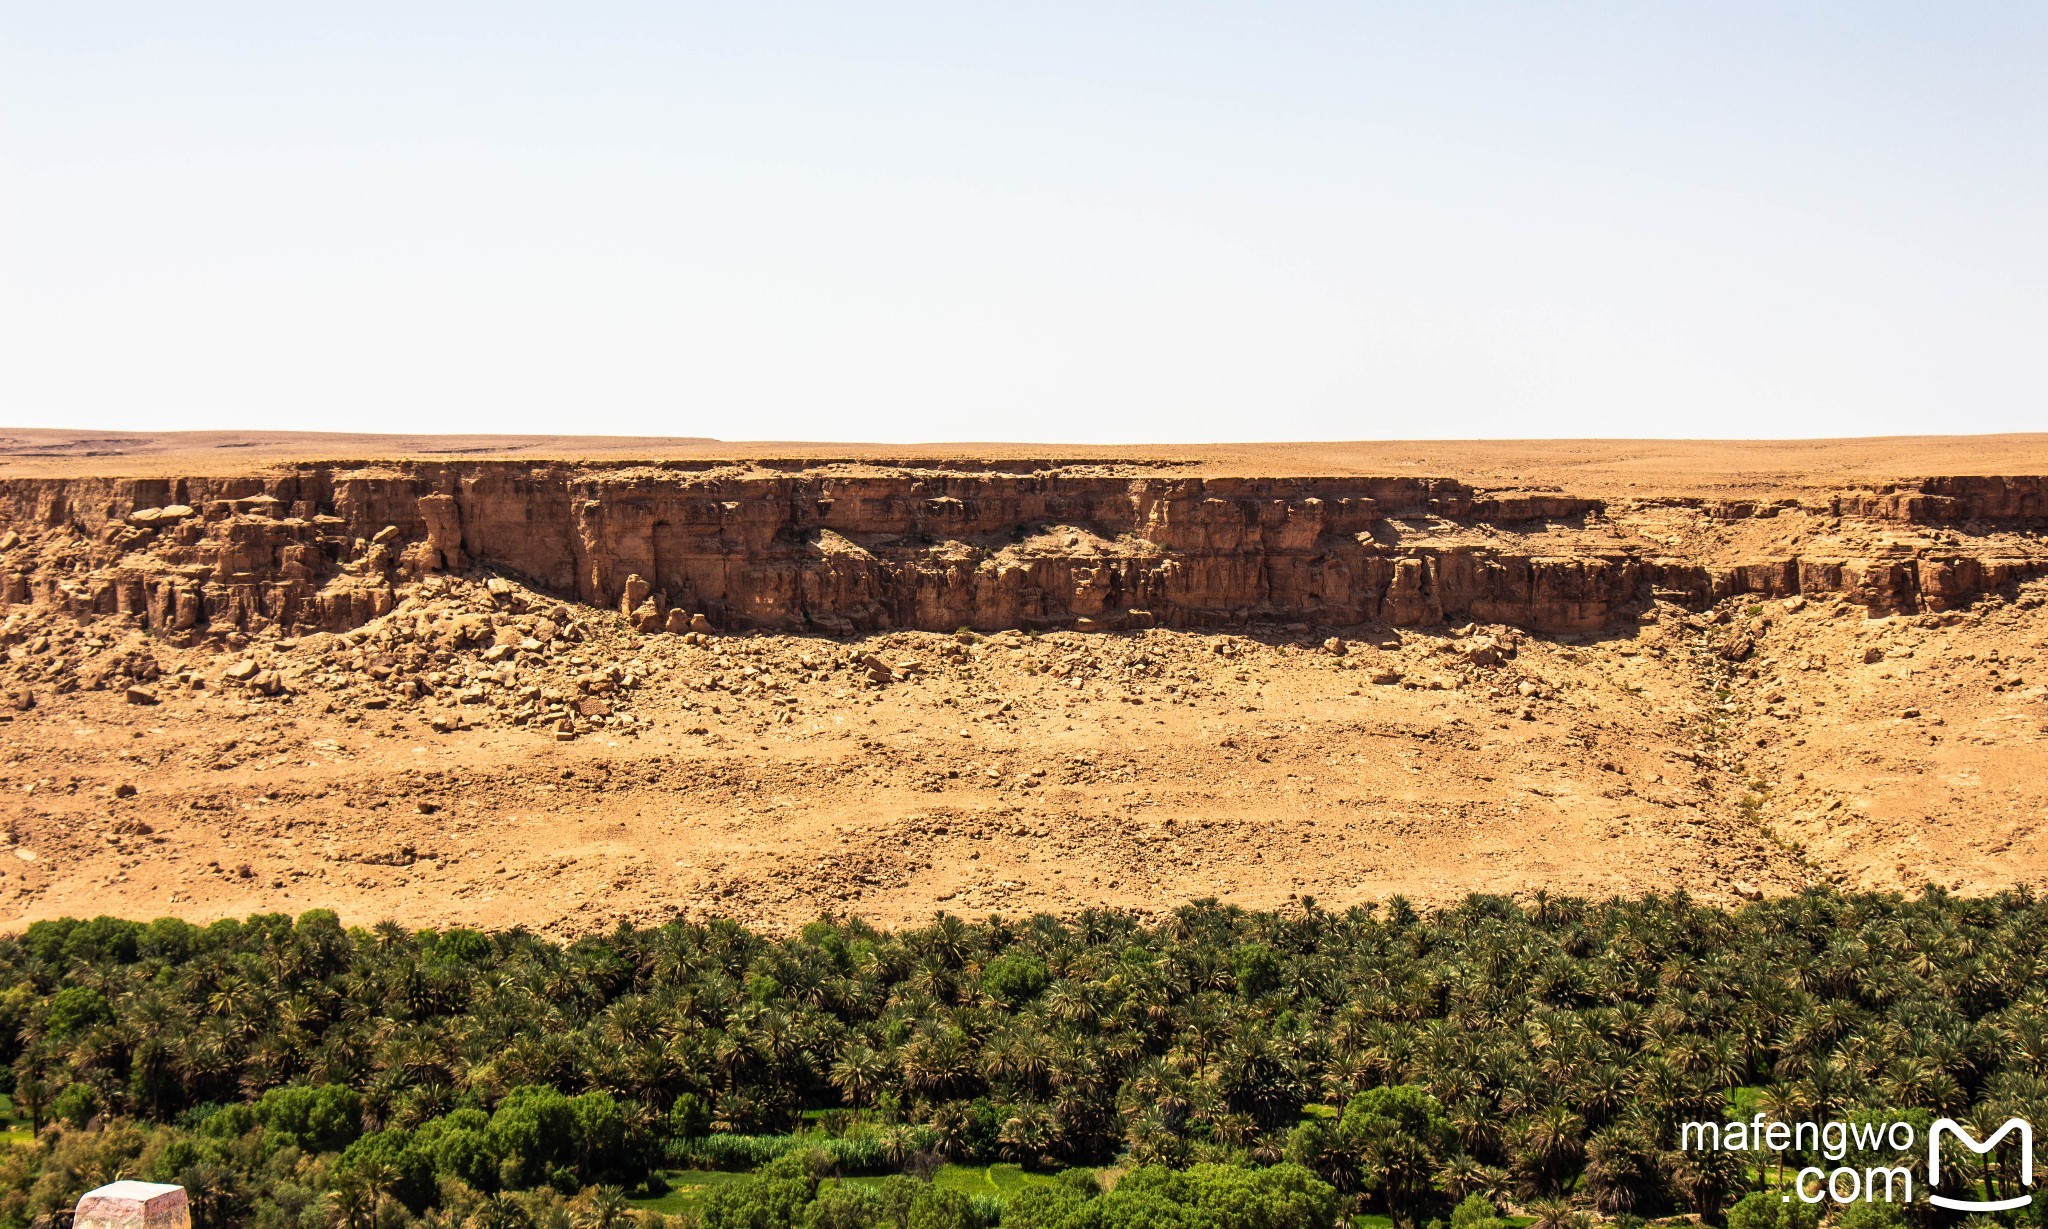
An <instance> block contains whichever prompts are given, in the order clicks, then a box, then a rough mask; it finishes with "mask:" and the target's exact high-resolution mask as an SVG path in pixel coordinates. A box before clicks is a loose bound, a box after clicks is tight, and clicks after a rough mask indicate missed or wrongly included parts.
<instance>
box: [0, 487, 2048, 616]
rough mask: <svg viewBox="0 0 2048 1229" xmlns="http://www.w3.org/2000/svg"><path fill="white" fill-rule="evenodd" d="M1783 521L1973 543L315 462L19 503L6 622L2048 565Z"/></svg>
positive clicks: (1080, 604)
mask: <svg viewBox="0 0 2048 1229" xmlns="http://www.w3.org/2000/svg"><path fill="white" fill-rule="evenodd" d="M1660 506H1661V507H1664V508H1666V509H1668V508H1669V507H1670V506H1671V505H1670V503H1669V502H1668V501H1667V502H1666V503H1665V504H1663V505H1660ZM1786 512H1789V513H1792V514H1796V515H1800V516H1809V515H1810V516H1815V517H1826V518H1829V519H1830V520H1831V521H1833V522H1835V523H1836V524H1839V523H1841V522H1843V521H1845V520H1846V521H1849V522H1852V523H1858V524H1861V523H1867V524H1869V525H1873V526H1882V525H1909V526H1911V525H1939V526H1963V527H1966V528H1974V529H1975V530H1978V531H1981V532H1979V533H1978V534H1977V536H1976V538H1974V539H1972V540H1968V541H1956V542H1950V541H1945V540H1932V539H1930V540H1926V541H1913V542H1905V543H1900V542H1896V541H1890V542H1884V541H1878V542H1870V541H1864V542H1845V541H1835V540H1828V541H1823V542H1819V543H1808V544H1807V545H1806V548H1805V549H1800V550H1791V549H1783V550H1779V549H1761V550H1759V551H1758V553H1757V557H1756V558H1753V559H1742V560H1738V561H1734V562H1730V561H1729V560H1728V559H1727V558H1726V554H1727V552H1726V551H1725V550H1708V551H1704V552H1702V555H1703V557H1702V558H1694V557H1690V556H1689V555H1688V554H1687V553H1684V552H1681V551H1677V550H1673V549H1670V548H1669V546H1668V545H1666V544H1665V543H1664V542H1663V541H1662V540H1654V539H1644V538H1638V537H1635V536H1633V535H1632V533H1631V532H1630V531H1629V528H1628V525H1627V523H1626V522H1627V520H1628V517H1629V515H1630V511H1629V510H1627V509H1618V508H1617V509H1610V508H1608V507H1606V506H1604V505H1602V504H1601V503H1600V502H1598V501H1593V500H1586V499H1578V498H1573V497H1570V496H1568V495H1561V494H1548V493H1537V494H1529V493H1517V494H1489V493H1486V492H1482V491H1477V490H1474V489H1473V488H1471V487H1468V486H1466V485H1464V484H1462V483H1458V482H1454V481H1451V480H1447V479H1433V478H1362V479H1361V478H1312V477H1303V478H1225V479H1219V478H1208V479H1199V478H1180V477H1171V476H1158V475H1155V474H1148V473H1114V472H1108V473H1105V472H1090V471H1087V470H1079V469H1076V470H1053V471H1044V472H1034V473H1008V472H988V471H987V470H986V469H983V470H981V471H979V472H967V471H965V470H964V469H963V470H961V471H933V470H902V471H894V472H886V471H884V472H876V471H875V469H874V467H872V466H868V467H864V468H856V467H843V468H834V467H818V468H803V467H799V466H794V465H790V466H777V465H775V464H773V463H763V464H758V465H752V466H744V467H741V466H719V467H711V466H683V465H674V466H666V465H664V466H654V465H650V466H637V467H631V468H618V467H604V466H592V465H570V464H535V463H525V462H473V463H447V464H416V465H402V466H390V465H381V466H377V467H374V468H372V467H363V466H347V465H338V464H337V465H305V466H299V467H296V468H291V469H286V470H280V471H277V472H271V473H263V474H254V475H250V476H247V477H239V478H231V479H223V478H204V479H202V478H194V479H186V480H177V479H117V478H104V479H102V478H83V479H80V478H66V479H56V478H52V479H13V480H8V481H4V482H0V522H4V526H5V528H4V536H0V603H21V602H34V603H39V604H44V605H51V606H58V607H63V608H66V609H69V610H71V611H73V612H74V613H76V614H78V615H80V616H82V617H93V616H96V615H109V614H125V615H129V616H132V617H133V618H134V619H136V620H138V621H140V622H143V623H145V624H147V625H148V626H149V627H151V628H153V629H157V630H159V631H161V632H163V633H166V634H190V635H196V634H200V633H205V632H216V633H218V632H227V631H232V630H243V631H248V630H255V629H259V628H263V627H268V626H277V627H285V628H290V627H318V628H324V629H328V630H339V629H344V628H348V627H353V626H356V625H359V624H361V623H363V622H365V621H367V620H369V619H371V618H374V617H376V616H377V615H379V614H382V613H384V612H386V611H388V610H389V609H390V608H391V607H392V605H393V603H394V600H395V588H396V587H397V586H400V585H403V584H405V583H407V582H408V581H411V580H414V579H417V578H419V577H421V576H425V575H429V574H433V573H438V572H460V571H466V570H470V569H481V570H484V571H487V572H488V571H497V572H504V573H508V574H512V575H516V576H518V577H519V578H521V579H522V580H524V581H526V582H528V583H530V584H533V585H535V586H537V587H539V588H542V589H545V590H547V591H550V592H552V593H555V594H557V595H559V596H561V597H564V598H573V599H577V600H580V601H583V602H586V603H591V604H596V605H604V606H623V608H624V609H625V610H626V611H627V612H628V613H629V614H632V615H633V616H634V617H635V621H636V623H638V624H639V625H640V626H641V627H642V628H643V629H645V630H650V631H653V630H669V631H681V630H688V629H692V628H695V629H697V630H706V629H718V630H743V629H765V630H778V631H816V632H825V633H830V634H850V633H854V632H865V631H874V630H880V629H885V628H916V629H924V630H952V629H953V628H956V627H961V626H968V627H974V628H978V629H984V630H993V629H997V628H1007V627H1023V628H1052V627H1076V628H1081V629H1089V628H1100V629H1114V628H1120V627H1130V626H1153V625H1158V626H1175V627H1221V626H1235V625H1242V624H1245V623H1248V622H1259V621H1273V622H1282V623H1288V622H1299V623H1309V624H1315V625H1321V626H1349V625H1356V624H1362V623H1375V622H1377V623H1386V624H1391V625H1396V626H1410V625H1421V624H1430V623H1437V622H1444V621H1449V622H1466V621H1481V622H1488V623H1502V624H1508V625H1512V626H1518V627H1524V628H1528V629H1531V630H1535V631H1543V632H1560V631H1585V630H1593V629H1598V628H1601V627H1604V626H1606V625H1608V624H1609V623H1611V622H1613V621H1614V620H1616V619H1617V618H1618V617H1620V616H1622V615H1624V614H1627V613H1630V612H1631V611H1632V610H1633V609H1635V608H1638V607H1639V606H1640V605H1641V604H1642V603H1645V602H1648V601H1650V600H1652V599H1653V598H1663V599H1668V600H1673V601H1677V602H1681V603H1683V604H1687V605H1692V606H1699V605H1704V604H1707V603H1710V602H1713V601H1717V600H1720V599H1723V598H1726V597H1730V596H1736V595H1741V594H1756V595H1760V596H1774V597H1782V596H1789V595H1791V594H1795V593H1806V594H1818V593H1825V594H1839V595H1841V596H1842V597H1844V598H1846V599H1847V600H1849V601H1851V602H1855V603H1859V604H1862V605H1866V606H1870V607H1872V608H1875V609H1880V610H1921V609H1943V608H1946V607H1949V606H1953V605H1956V604H1960V603H1963V602H1967V601H1969V600H1971V599H1972V598H1974V597H1975V596H1977V595H1978V594H1981V593H1983V592H1985V591H1987V590H1991V589H1996V588H1998V587H2000V586H2004V585H2008V584H2011V583H2014V582H2016V581H2017V580H2020V579H2024V578H2026V577H2028V576H2032V575H2036V574H2039V573H2041V572H2042V571H2043V570H2048V549H2044V548H2043V547H2042V544H2041V542H2040V539H2039V536H2038V534H2037V533H2036V530H2038V529H2039V528H2040V527H2041V526H2043V525H2048V479H2042V478H1940V479H1929V480H1927V481H1926V482H1923V483H1921V484H1918V486H1917V487H1916V488H1915V489H1912V490H1906V489H1888V490H1883V491H1858V492H1848V493H1844V494H1842V495H1840V496H1838V497H1837V498H1836V499H1835V500H1834V501H1833V502H1832V503H1831V505H1830V506H1829V507H1827V508H1825V509H1802V508H1799V507H1798V506H1797V505H1796V504H1795V503H1793V502H1792V501H1786V504H1785V505H1784V506H1777V505H1772V506H1767V507H1762V508H1759V507H1756V506H1753V505H1747V504H1745V505H1742V506H1739V507H1738V506H1733V505H1729V506H1715V507H1711V508H1709V507H1705V506H1701V507H1700V508H1698V509H1697V513H1698V518H1699V520H1700V521H1701V522H1702V523H1703V524H1708V525H1713V524H1728V523H1733V522H1737V521H1743V520H1747V519H1753V518H1759V517H1768V516H1775V515H1778V514H1780V513H1786ZM1949 536H1950V537H1954V536H1955V535H1953V534H1951V535H1949ZM1710 545H1711V543H1710Z"/></svg>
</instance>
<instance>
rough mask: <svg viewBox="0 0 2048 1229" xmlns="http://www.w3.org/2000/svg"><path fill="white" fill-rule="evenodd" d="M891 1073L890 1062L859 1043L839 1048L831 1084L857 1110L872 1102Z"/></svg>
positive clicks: (833, 1066)
mask: <svg viewBox="0 0 2048 1229" xmlns="http://www.w3.org/2000/svg"><path fill="white" fill-rule="evenodd" d="M888 1074H889V1061H888V1060H887V1059H886V1058H884V1057H882V1056H881V1055H880V1054H877V1053H876V1052H875V1051H874V1050H873V1049H871V1048H869V1047H868V1046H866V1045H862V1044H860V1043H858V1042H856V1043H855V1044H853V1045H850V1046H848V1047H846V1049H844V1050H842V1051H840V1053H839V1059H838V1061H837V1062H835V1063H833V1064H832V1071H831V1080H832V1086H833V1087H834V1088H837V1089H838V1090H839V1091H840V1093H841V1094H842V1095H843V1096H845V1098H846V1100H847V1104H849V1105H851V1106H852V1107H853V1108H854V1110H855V1111H856V1112H858V1111H859V1110H860V1109H861V1108H862V1107H863V1106H866V1105H869V1104H872V1103H873V1099H874V1095H875V1093H876V1092H877V1091H879V1090H880V1089H881V1087H882V1081H883V1080H884V1079H885V1078H887V1076H888Z"/></svg>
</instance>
